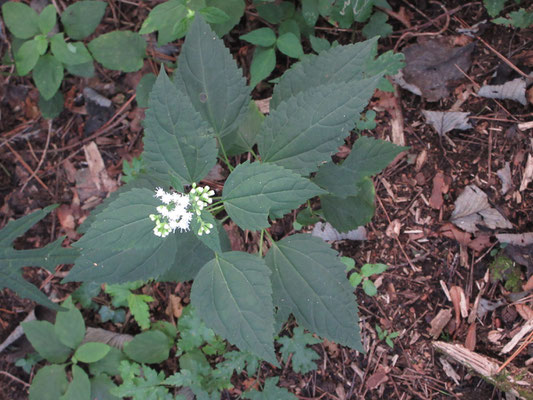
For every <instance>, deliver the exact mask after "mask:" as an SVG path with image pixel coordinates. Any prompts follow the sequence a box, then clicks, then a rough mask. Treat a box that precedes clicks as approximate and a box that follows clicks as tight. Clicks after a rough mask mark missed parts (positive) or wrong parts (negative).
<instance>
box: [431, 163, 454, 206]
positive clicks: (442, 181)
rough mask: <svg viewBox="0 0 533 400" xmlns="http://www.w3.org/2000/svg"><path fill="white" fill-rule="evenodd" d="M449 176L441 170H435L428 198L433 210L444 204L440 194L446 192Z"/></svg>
mask: <svg viewBox="0 0 533 400" xmlns="http://www.w3.org/2000/svg"><path fill="white" fill-rule="evenodd" d="M449 180H450V179H449V178H448V177H446V176H444V174H443V173H442V172H440V171H439V172H437V173H436V174H435V177H434V178H433V189H432V191H431V197H430V198H429V205H430V207H431V208H434V209H435V210H439V209H440V208H441V207H442V205H443V204H444V199H443V197H442V195H443V194H444V193H448V189H449V188H450V186H449V183H450V182H449Z"/></svg>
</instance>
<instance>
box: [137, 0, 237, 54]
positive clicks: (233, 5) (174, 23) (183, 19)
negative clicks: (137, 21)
mask: <svg viewBox="0 0 533 400" xmlns="http://www.w3.org/2000/svg"><path fill="white" fill-rule="evenodd" d="M244 6H245V4H244V1H243V0H168V1H166V2H164V3H161V4H158V5H157V6H155V7H154V8H153V9H152V10H151V11H150V14H149V15H148V18H146V19H145V20H144V22H143V24H142V26H141V30H140V31H139V33H140V34H141V35H144V34H146V33H152V32H156V31H157V33H158V35H157V44H158V45H159V46H163V45H165V44H167V43H169V42H173V41H174V40H176V39H180V38H182V37H184V36H185V34H186V33H187V32H188V30H189V27H190V25H191V23H192V21H193V20H194V16H195V15H196V13H198V14H199V15H201V16H202V17H203V18H204V19H205V21H206V22H207V23H209V24H210V25H211V28H212V29H213V30H214V31H215V32H216V34H217V35H218V36H219V37H222V36H224V35H225V34H226V33H228V32H229V31H230V30H231V29H232V28H233V27H234V26H235V25H236V24H237V23H238V22H239V20H240V19H241V17H242V15H243V14H244Z"/></svg>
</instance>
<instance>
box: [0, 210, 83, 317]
mask: <svg viewBox="0 0 533 400" xmlns="http://www.w3.org/2000/svg"><path fill="white" fill-rule="evenodd" d="M56 207H57V206H56V205H53V206H48V207H46V208H44V209H42V210H40V211H35V212H33V213H32V214H29V215H26V216H25V217H22V218H19V219H18V220H16V221H11V222H9V223H8V224H7V225H6V226H5V227H4V229H2V230H1V231H0V289H3V288H10V289H11V290H13V291H15V292H16V293H17V294H18V295H19V296H21V297H25V298H28V299H31V300H34V301H36V302H38V303H40V304H43V305H45V306H47V307H50V308H54V309H57V308H58V306H57V305H56V304H55V303H52V302H51V301H50V300H48V298H47V297H46V296H45V295H44V294H42V293H41V292H40V291H39V290H38V289H37V288H36V287H35V286H33V285H32V284H30V283H28V282H26V281H25V280H24V279H23V278H22V276H21V271H20V269H21V268H22V267H28V266H41V267H43V268H46V269H48V270H49V271H50V272H54V268H55V266H56V265H58V264H71V263H73V262H74V260H75V259H76V257H77V256H78V254H79V253H78V251H77V250H75V249H65V248H62V247H61V242H62V241H63V238H60V239H58V240H56V241H55V242H52V243H50V244H49V245H47V246H45V247H43V248H41V249H31V250H14V249H13V248H12V247H11V243H12V242H13V241H14V240H15V239H16V238H17V237H19V236H20V235H22V234H23V233H24V232H26V231H27V230H28V229H30V228H31V227H32V226H33V225H34V224H35V223H36V222H38V221H40V220H41V219H43V218H44V217H45V216H46V215H47V214H48V213H49V212H50V211H52V210H53V209H54V208H56Z"/></svg>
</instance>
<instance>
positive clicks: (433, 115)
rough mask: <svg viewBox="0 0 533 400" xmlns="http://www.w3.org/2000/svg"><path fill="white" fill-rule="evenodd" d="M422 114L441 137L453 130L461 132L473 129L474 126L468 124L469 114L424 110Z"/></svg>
mask: <svg viewBox="0 0 533 400" xmlns="http://www.w3.org/2000/svg"><path fill="white" fill-rule="evenodd" d="M422 114H424V117H426V121H427V122H428V124H431V126H433V128H434V129H435V131H437V133H438V134H439V135H440V136H442V135H444V134H445V133H446V132H449V131H451V130H453V129H459V130H461V131H465V130H467V129H472V125H470V123H469V122H468V116H469V115H470V113H468V112H459V111H429V110H422Z"/></svg>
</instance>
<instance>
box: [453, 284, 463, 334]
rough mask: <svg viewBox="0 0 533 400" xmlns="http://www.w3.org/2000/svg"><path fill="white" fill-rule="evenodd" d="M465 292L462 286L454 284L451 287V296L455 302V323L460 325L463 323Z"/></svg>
mask: <svg viewBox="0 0 533 400" xmlns="http://www.w3.org/2000/svg"><path fill="white" fill-rule="evenodd" d="M464 296H465V294H464V291H463V289H462V288H461V287H459V286H452V287H451V288H450V297H451V299H452V304H453V310H454V312H455V325H456V326H459V324H460V323H461V314H462V308H463V306H462V304H461V303H462V302H463V300H462V298H464Z"/></svg>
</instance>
